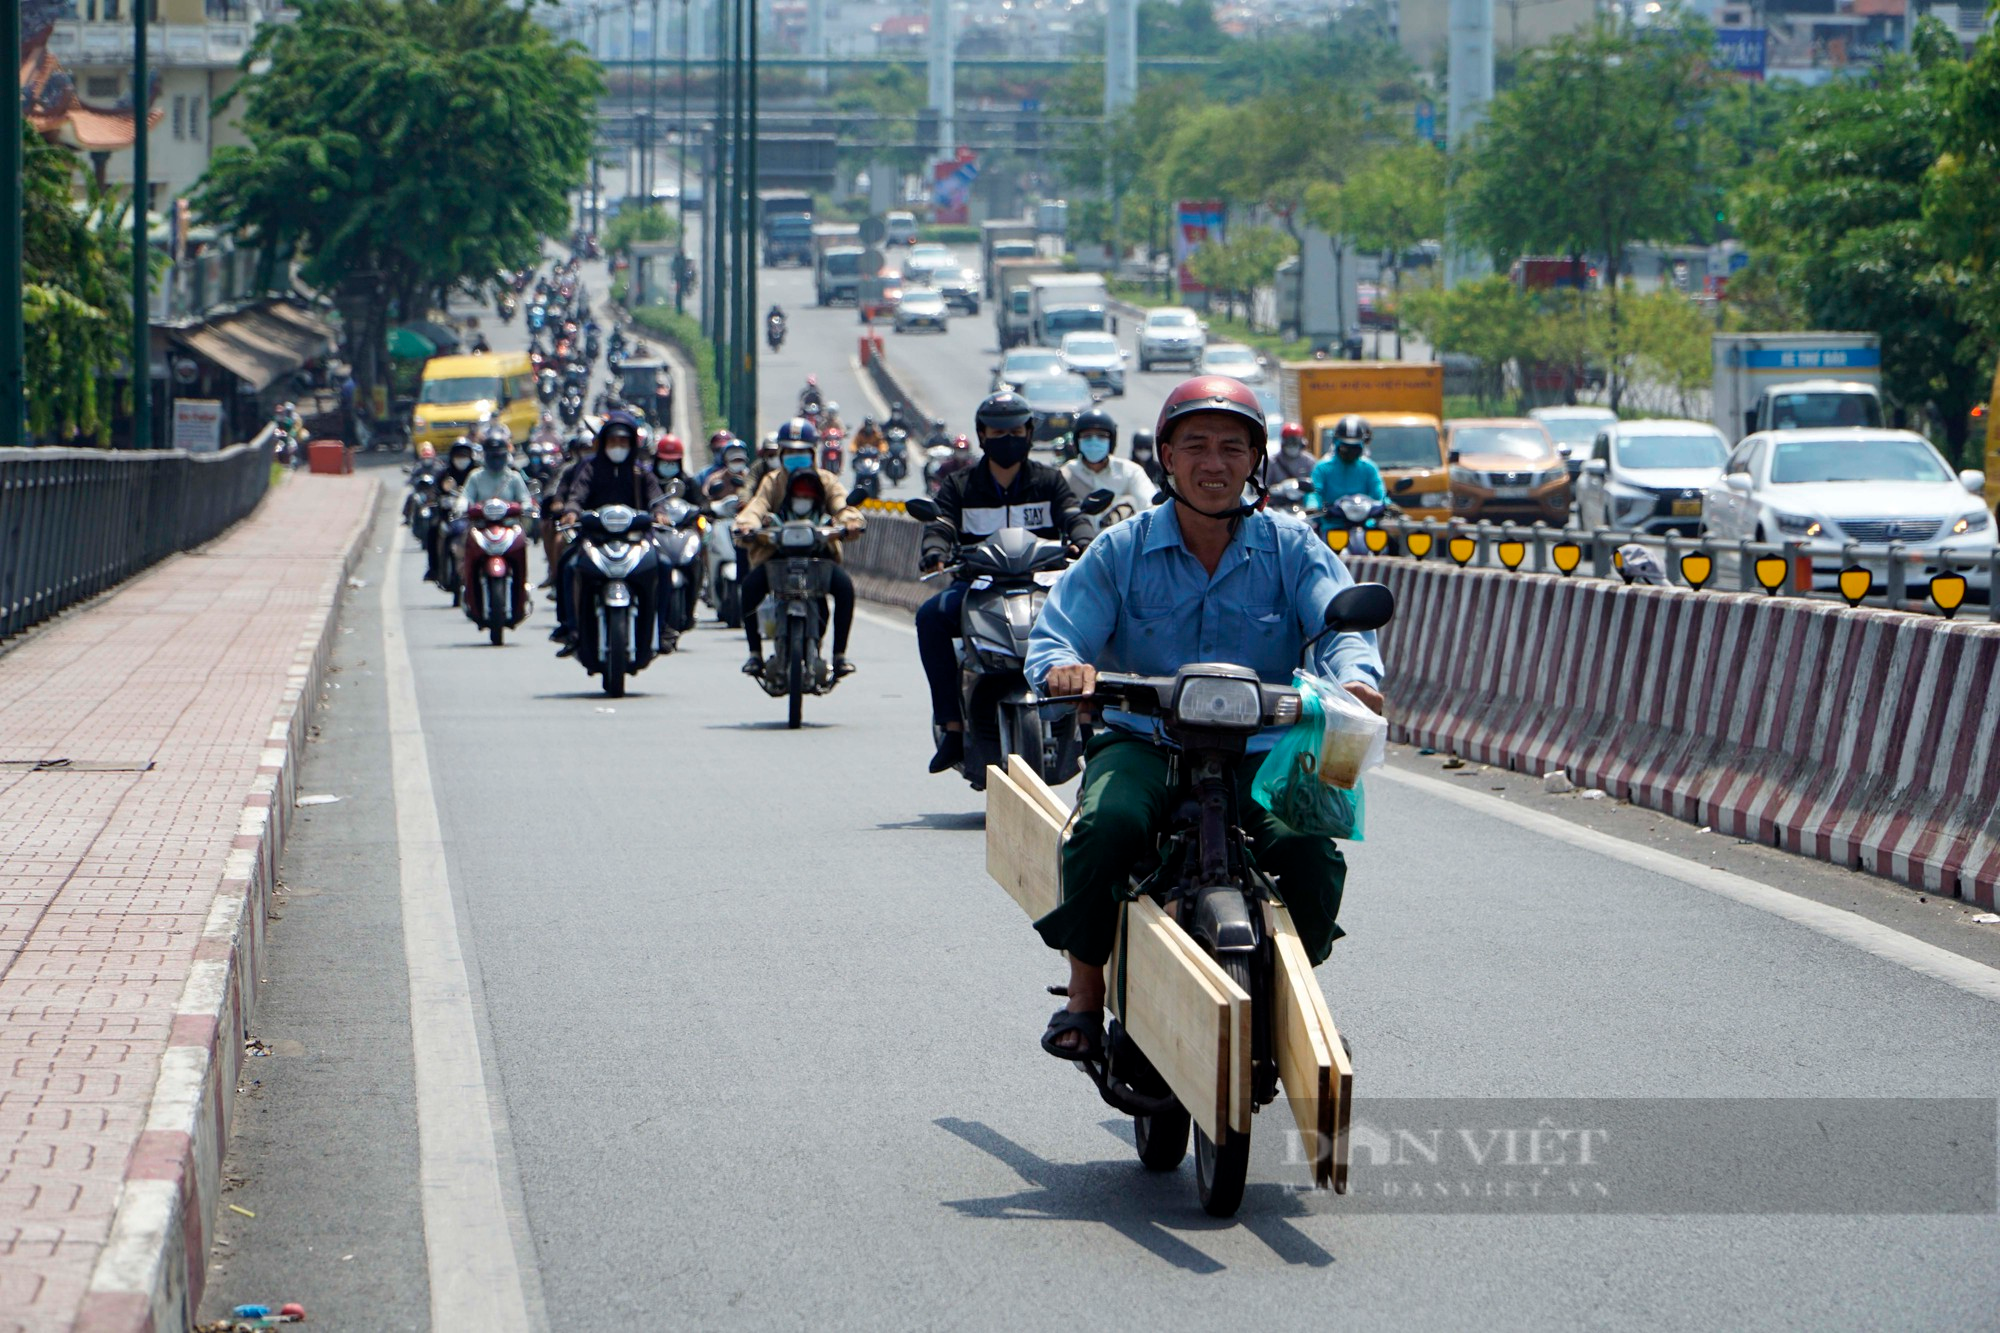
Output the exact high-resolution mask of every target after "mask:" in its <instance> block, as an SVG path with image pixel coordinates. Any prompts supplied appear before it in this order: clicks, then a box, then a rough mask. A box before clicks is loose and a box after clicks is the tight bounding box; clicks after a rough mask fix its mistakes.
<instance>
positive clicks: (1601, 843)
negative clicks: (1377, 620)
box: [1375, 768, 2000, 1004]
mask: <svg viewBox="0 0 2000 1333" xmlns="http://www.w3.org/2000/svg"><path fill="white" fill-rule="evenodd" d="M1375 774H1376V775H1377V776H1380V777H1384V778H1387V779H1388V780H1389V781H1391V782H1395V783H1400V784H1402V785H1403V786H1405V787H1411V788H1414V789H1415V790H1418V791H1421V792H1424V793H1426V794H1427V795H1431V796H1435V797H1437V798H1438V799H1439V800H1443V801H1450V802H1452V803H1453V804H1455V805H1462V806H1464V807H1465V808H1466V809H1468V810H1473V811H1477V812H1478V813H1480V814H1482V815H1488V816H1490V817H1492V818H1494V819H1501V820H1505V821H1506V822H1507V823H1510V824H1514V825H1517V826H1519V827H1521V828H1524V829H1527V830H1529V831H1530V832H1534V833H1539V834H1541V835H1543V836H1544V837H1549V838H1554V839H1556V840H1557V841H1559V842H1566V843H1568V844H1570V845H1571V846H1572V847H1579V848H1582V849H1583V850H1584V851H1587V852H1595V853H1597V854H1598V855H1600V856H1608V857H1610V858H1612V859H1613V860H1617V861H1623V862H1625V864H1627V865H1630V866H1637V867H1638V868H1639V869H1641V870H1649V871H1651V872H1653V873H1654V874H1656V875H1664V876H1666V877H1667V878H1668V879H1676V880H1679V881H1680V882H1681V883H1683V884H1689V885H1692V886H1694V887H1695V888H1697V889H1704V890H1706V891H1708V892H1709V893H1714V894H1719V895H1720V896H1722V897H1724V898H1729V899H1733V900H1734V901H1736V902H1739V903H1742V904H1743V905H1744V906H1745V907H1754V908H1756V909H1757V910H1758V911H1760V912H1769V913H1770V914H1771V915H1772V916H1777V917H1783V918H1784V919H1785V920H1787V921H1790V922H1792V923H1793V924H1795V925H1800V926H1804V927H1805V928H1806V929H1808V930H1816V931H1818V932H1819V933H1820V934H1822V935H1825V936H1827V937H1828V938H1830V939H1836V940H1839V941H1841V942H1842V943H1844V944H1851V945H1853V946H1854V947H1855V948H1857V949H1861V950H1863V951H1865V952H1867V953H1872V954H1874V955H1875V956H1876V957H1877V958H1880V959H1883V960H1885V961H1887V962H1891V963H1896V964H1899V965H1900V966H1903V967H1907V968H1909V969H1910V970H1911V971H1912V972H1917V973H1920V974H1922V975H1923V976H1926V977H1929V978H1931V979H1932V980H1933V981H1942V982H1944V983H1945V984H1946V985H1947V986H1955V987H1957V988H1958V989H1959V990H1962V991H1964V992H1965V993H1966V994H1968V995H1976V996H1978V997H1979V998H1980V999H1982V1000H1991V1001H1993V1002H1994V1003H1996V1004H2000V968H1992V967H1988V966H1987V965H1986V964H1984V963H1980V962H1975V961H1973V960H1972V959H1970V958H1966V957H1963V956H1962V955H1959V954H1955V953H1953V952H1952V951H1951V950H1949V949H1940V948H1939V947H1938V946H1937V945H1935V944H1927V943H1925V942H1924V941H1923V940H1920V939H1916V938H1914V937H1912V936H1909V935H1905V934H1904V933H1903V932H1902V931H1900V930H1895V929H1892V928H1891V927H1889V926H1885V925H1882V924H1881V923H1880V922H1877V921H1870V920H1869V919H1868V918H1867V917H1864V916H1859V915H1857V914H1855V913H1853V912H1848V911H1844V910H1842V909H1841V908H1838V907H1829V906H1827V905H1826V904H1825V903H1821V902H1815V901H1813V900H1812V899H1810V898H1801V897H1799V896H1798V895H1796V894H1792V893H1787V892H1785V891H1784V890H1783V889H1776V888H1772V887H1771V886H1770V885H1769V884H1760V883H1759V882H1758V881H1756V880H1754V879H1748V878H1746V877H1744V876H1742V875H1737V874H1732V873H1731V872H1729V871H1727V870H1716V869H1714V868H1713V867H1710V866H1705V865H1702V864H1701V863H1700V862H1698V861H1690V860H1688V859H1687V858H1686V857H1682V856H1675V855H1674V854H1673V853H1671V852H1663V851H1660V850H1659V849H1657V848H1653V847H1647V846H1643V845H1642V844H1639V843H1635V842H1627V841H1626V840H1625V839H1623V838H1620V837H1616V836H1614V835H1612V834H1609V833H1603V832H1600V831H1599V830H1597V829H1593V828H1584V827H1583V826H1581V825H1578V824H1572V823H1570V822H1569V821H1568V820H1566V819H1562V818H1559V817H1558V816H1556V815H1551V814H1545V813H1543V812H1542V811H1540V810H1529V809H1525V808H1523V807H1521V806H1518V805H1514V804H1512V803H1511V802H1508V801H1502V800H1500V799H1498V798H1496V797H1492V796H1489V795H1487V794H1486V793H1484V792H1471V791H1466V790H1465V789H1464V788H1462V787H1454V786H1452V785H1451V784H1450V783H1449V782H1445V781H1443V780H1441V779H1438V778H1431V777H1425V776H1423V775H1422V774H1418V773H1405V772H1401V771H1399V770H1396V769H1390V768H1378V769H1376V770H1375Z"/></svg>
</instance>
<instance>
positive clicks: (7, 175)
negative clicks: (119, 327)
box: [0, 5, 28, 445]
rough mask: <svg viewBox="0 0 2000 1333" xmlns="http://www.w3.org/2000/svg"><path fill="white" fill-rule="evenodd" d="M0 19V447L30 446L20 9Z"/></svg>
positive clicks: (15, 8)
mask: <svg viewBox="0 0 2000 1333" xmlns="http://www.w3.org/2000/svg"><path fill="white" fill-rule="evenodd" d="M7 9H8V17H7V18H6V19H5V20H0V28H5V29H6V31H5V32H4V33H0V66H4V69H0V78H4V79H5V80H6V83H5V85H4V88H5V91H4V93H0V96H4V97H5V98H6V99H7V104H6V106H5V108H3V109H0V133H4V134H5V135H6V136H7V142H6V143H5V144H0V152H5V153H6V155H7V158H6V167H5V168H4V169H0V226H4V227H5V228H6V229H7V232H6V235H5V236H0V445H18V444H26V443H27V442H28V383H27V374H28V368H27V361H26V357H27V332H26V326H25V325H24V323H23V319H22V314H21V302H22V295H21V293H22V289H23V287H24V286H25V285H26V282H27V278H26V273H25V271H24V269H23V267H22V259H21V247H22V245H23V238H22V234H21V209H22V207H23V206H24V205H25V204H26V203H27V199H26V193H27V192H26V188H25V186H24V184H23V182H22V178H21V172H22V170H23V165H22V161H21V8H20V6H19V5H9V6H7Z"/></svg>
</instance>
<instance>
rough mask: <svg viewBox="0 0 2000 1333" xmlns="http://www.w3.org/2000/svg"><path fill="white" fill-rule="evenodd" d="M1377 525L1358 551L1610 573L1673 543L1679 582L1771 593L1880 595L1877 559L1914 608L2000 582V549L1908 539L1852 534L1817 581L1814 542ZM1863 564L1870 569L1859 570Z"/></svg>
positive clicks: (1948, 606) (1998, 606)
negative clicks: (1943, 549) (1836, 562)
mask: <svg viewBox="0 0 2000 1333" xmlns="http://www.w3.org/2000/svg"><path fill="white" fill-rule="evenodd" d="M1373 532H1374V534H1379V536H1376V535H1371V534H1364V537H1363V540H1362V543H1361V545H1360V546H1359V547H1357V548H1356V550H1355V552H1354V553H1355V554H1362V553H1364V552H1365V553H1367V554H1373V555H1407V556H1410V557H1412V558H1415V559H1435V560H1442V561H1447V562H1450V563H1452V564H1456V565H1459V566H1461V567H1471V568H1482V569H1507V570H1525V571H1527V572H1530V573H1537V574H1561V575H1564V576H1577V577H1586V578H1600V579H1608V578H1615V577H1618V574H1617V558H1618V557H1617V552H1618V548H1619V547H1621V546H1625V545H1629V544H1631V543H1634V542H1637V543H1640V544H1642V545H1644V546H1647V547H1648V548H1661V549H1663V550H1664V558H1663V559H1662V560H1661V561H1660V568H1661V572H1662V573H1663V574H1665V576H1666V578H1667V581H1668V582H1669V583H1670V584H1672V585H1674V586H1678V587H1683V588H1691V589H1693V590H1695V591H1702V590H1707V589H1713V590H1717V591H1734V592H1763V593H1768V594H1770V595H1771V596H1791V597H1810V596H1820V597H1831V596H1837V597H1841V598H1843V599H1845V600H1846V601H1847V602H1848V603H1849V604H1850V605H1859V604H1861V603H1862V602H1863V601H1865V600H1868V599H1870V598H1871V597H1875V596H1876V594H1875V593H1874V591H1873V589H1874V585H1875V583H1876V581H1877V580H1876V578H1875V571H1874V570H1873V569H1871V568H1870V566H1871V565H1878V566H1880V572H1881V579H1880V582H1881V584H1882V589H1883V591H1882V593H1881V594H1880V603H1882V604H1886V605H1887V606H1888V607H1889V608H1890V609H1892V610H1899V611H1913V610H1920V609H1921V599H1923V598H1925V597H1928V598H1929V599H1930V601H1931V602H1932V604H1933V605H1935V606H1936V607H1937V609H1938V610H1939V611H1941V612H1943V613H1944V614H1945V615H1947V616H1955V615H1956V614H1957V613H1958V609H1959V607H1960V606H1961V605H1963V604H1964V601H1965V592H1966V589H1965V585H1964V583H1963V581H1962V579H1963V575H1965V574H1966V573H1968V572H1972V571H1980V570H1983V571H1985V573H1986V574H1987V577H1988V579H1989V580H1990V582H1989V584H1988V587H1989V589H2000V549H1995V550H1992V551H1988V552H1985V553H1981V554H1977V555H1970V554H1959V553H1940V552H1938V551H1936V550H1921V549H1917V548H1913V547H1909V546H1905V545H1903V544H1902V543H1900V542H1892V543H1890V544H1889V545H1888V546H1887V547H1886V548H1884V547H1874V548H1868V549H1866V550H1864V548H1863V547H1862V545H1861V544H1860V543H1858V542H1847V543H1844V544H1843V546H1842V550H1841V556H1840V569H1841V576H1840V587H1839V588H1838V589H1837V590H1829V589H1818V588H1816V587H1815V586H1814V583H1815V581H1814V575H1813V567H1812V566H1813V560H1812V557H1811V556H1809V555H1808V554H1807V551H1806V544H1805V543H1804V542H1756V541H1717V540H1713V539H1710V538H1705V537H1682V536H1676V535H1673V534H1668V535H1665V536H1657V535H1654V534H1650V533H1638V532H1620V531H1615V530H1613V529H1610V528H1596V529H1592V530H1590V531H1587V532H1586V531H1582V530H1580V529H1576V528H1551V527H1547V526H1544V525H1541V524H1534V525H1530V526H1521V525H1517V524H1513V523H1499V524H1494V523H1454V522H1450V521H1438V520H1431V519H1398V518H1385V519H1383V520H1381V521H1380V523H1379V525H1378V526H1377V527H1376V528H1375V529H1374V530H1373ZM1328 540H1329V544H1331V545H1333V547H1334V549H1335V550H1343V549H1345V547H1346V545H1347V540H1348V539H1347V538H1346V534H1345V533H1344V532H1343V531H1342V530H1341V529H1335V530H1334V532H1333V534H1331V536H1330V537H1329V539H1328ZM1378 543H1379V544H1378ZM1821 559H1822V561H1824V559H1825V557H1824V556H1822V557H1821ZM1931 566H1936V567H1938V570H1939V572H1938V574H1937V575H1936V576H1934V577H1927V576H1926V574H1925V570H1926V568H1927V567H1931ZM1857 572H1858V573H1860V574H1865V575H1866V578H1865V579H1864V578H1861V577H1858V576H1857ZM1948 574H1951V575H1957V576H1959V577H1960V580H1961V581H1960V582H1958V583H1957V584H1956V585H1955V586H1954V585H1953V584H1952V583H1951V581H1950V580H1948V579H1947V578H1946V575H1948ZM1987 617H1988V619H1990V620H1993V621H1995V622H2000V597H1996V596H1995V595H1994V593H1993V592H1992V591H1989V592H1988V594H1987Z"/></svg>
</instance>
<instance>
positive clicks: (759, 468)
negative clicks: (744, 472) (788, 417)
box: [750, 418, 817, 491]
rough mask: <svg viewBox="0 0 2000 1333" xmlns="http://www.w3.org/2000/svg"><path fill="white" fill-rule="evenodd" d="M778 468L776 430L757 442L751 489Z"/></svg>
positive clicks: (751, 471) (751, 467) (752, 465)
mask: <svg viewBox="0 0 2000 1333" xmlns="http://www.w3.org/2000/svg"><path fill="white" fill-rule="evenodd" d="M794 420H797V418H794ZM808 424H810V423H808ZM815 438H817V436H815ZM777 470H778V434H777V432H776V431H773V432H771V433H770V434H769V435H766V436H765V437H764V438H763V439H761V440H759V441H758V442H757V457H756V458H755V459H754V460H752V462H751V464H750V489H751V490H753V491H754V490H756V489H757V488H758V487H759V486H762V485H763V484H764V478H766V477H768V476H770V475H771V474H772V473H773V472H775V471H777Z"/></svg>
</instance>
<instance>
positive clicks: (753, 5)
mask: <svg viewBox="0 0 2000 1333" xmlns="http://www.w3.org/2000/svg"><path fill="white" fill-rule="evenodd" d="M743 8H744V10H745V11H746V12H747V14H748V19H747V21H748V23H749V25H750V59H749V62H748V67H747V68H746V70H745V71H744V83H745V84H746V85H747V87H748V89H749V94H750V114H749V116H748V117H747V120H746V133H745V135H744V138H745V139H746V140H747V141H748V142H747V144H746V145H745V146H746V148H747V149H748V152H747V153H746V154H745V156H746V157H747V158H748V159H749V166H748V168H747V169H746V170H745V171H744V176H745V185H744V190H743V214H744V218H745V220H746V222H747V225H746V226H745V227H744V229H743V420H744V422H745V423H746V424H747V425H748V426H749V428H750V432H751V434H753V435H754V434H756V431H757V347H758V332H759V329H758V326H759V324H760V322H761V321H760V320H759V319H758V317H757V236H758V228H759V225H760V224H761V223H762V222H763V218H762V217H760V216H759V211H760V210H759V207H758V203H757V183H758V182H757V11H758V0H743Z"/></svg>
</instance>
